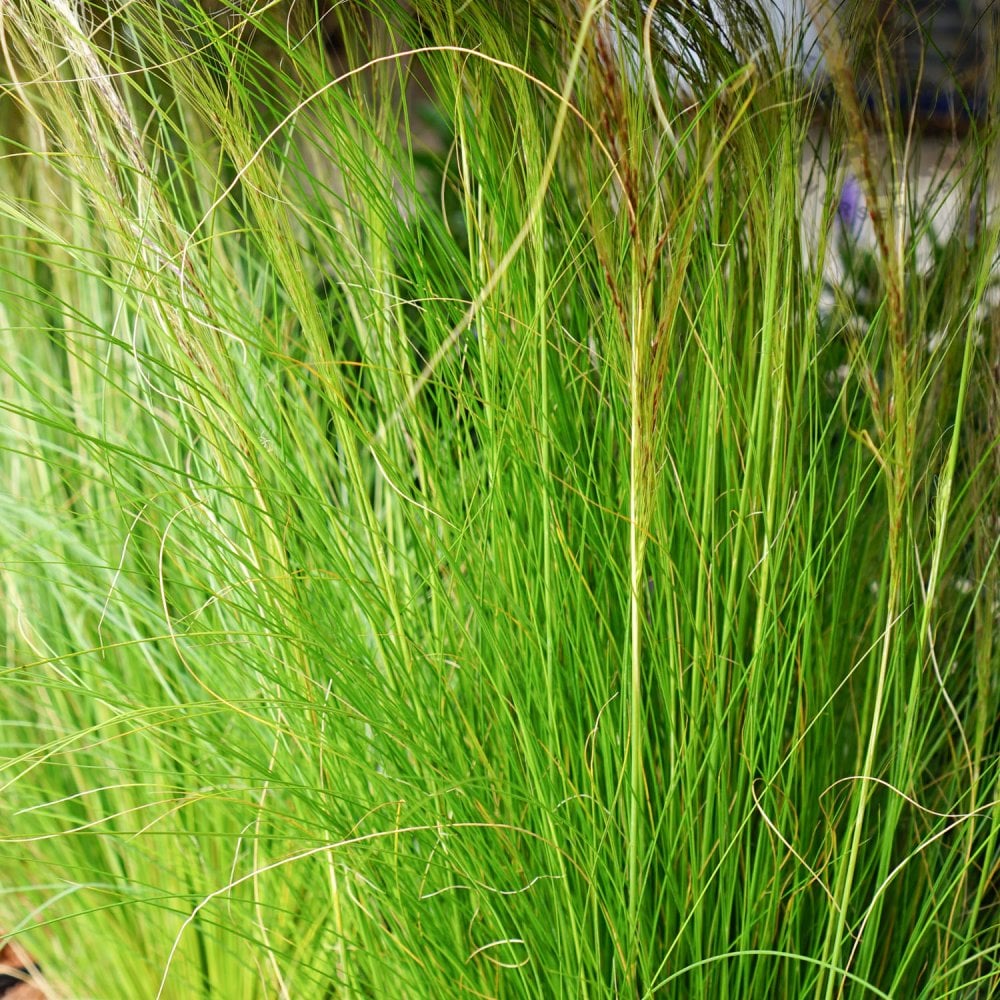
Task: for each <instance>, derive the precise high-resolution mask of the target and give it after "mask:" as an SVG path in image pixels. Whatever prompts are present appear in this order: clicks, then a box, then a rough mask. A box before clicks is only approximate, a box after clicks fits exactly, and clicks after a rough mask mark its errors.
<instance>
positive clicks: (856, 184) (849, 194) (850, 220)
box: [837, 174, 868, 236]
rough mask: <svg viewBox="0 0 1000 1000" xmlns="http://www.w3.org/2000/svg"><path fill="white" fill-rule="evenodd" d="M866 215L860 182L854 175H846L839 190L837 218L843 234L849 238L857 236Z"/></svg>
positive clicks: (863, 194) (866, 209) (866, 210)
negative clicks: (845, 233)
mask: <svg viewBox="0 0 1000 1000" xmlns="http://www.w3.org/2000/svg"><path fill="white" fill-rule="evenodd" d="M867 215H868V206H867V205H866V204H865V193H864V191H862V189H861V182H860V181H859V180H858V179H857V177H855V176H854V174H848V175H847V178H846V180H845V181H844V186H843V187H842V188H841V190H840V204H839V205H837V218H838V219H839V220H840V224H841V226H843V228H844V231H845V232H847V233H848V234H849V235H850V236H858V235H860V233H861V227H862V226H863V225H864V222H865V217H866V216H867Z"/></svg>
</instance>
